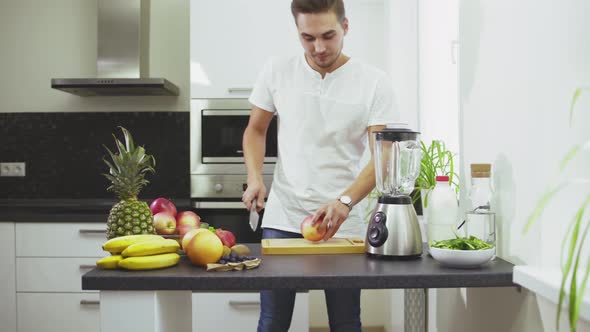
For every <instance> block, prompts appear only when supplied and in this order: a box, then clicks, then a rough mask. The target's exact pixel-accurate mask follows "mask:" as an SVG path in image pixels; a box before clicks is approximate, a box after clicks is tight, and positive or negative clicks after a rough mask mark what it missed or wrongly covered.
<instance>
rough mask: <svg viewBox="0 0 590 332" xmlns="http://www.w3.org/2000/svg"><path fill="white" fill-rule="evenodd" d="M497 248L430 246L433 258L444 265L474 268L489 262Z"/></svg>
mask: <svg viewBox="0 0 590 332" xmlns="http://www.w3.org/2000/svg"><path fill="white" fill-rule="evenodd" d="M495 253H496V248H495V247H494V248H490V249H483V250H453V249H440V248H433V247H430V254H431V255H432V258H434V259H436V260H437V261H438V262H439V263H441V264H442V265H444V266H449V267H458V268H463V269H472V268H476V267H479V266H481V265H482V264H485V263H487V262H489V261H490V260H491V259H492V258H493V257H494V254H495Z"/></svg>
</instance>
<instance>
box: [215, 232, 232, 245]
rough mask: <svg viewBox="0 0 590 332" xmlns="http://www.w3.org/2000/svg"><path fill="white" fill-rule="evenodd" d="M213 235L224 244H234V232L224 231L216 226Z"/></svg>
mask: <svg viewBox="0 0 590 332" xmlns="http://www.w3.org/2000/svg"><path fill="white" fill-rule="evenodd" d="M215 235H217V237H218V238H219V239H220V240H221V243H223V245H224V246H226V247H228V248H231V247H233V246H234V245H236V237H235V236H234V233H232V232H230V231H226V230H225V229H221V228H218V229H216V230H215Z"/></svg>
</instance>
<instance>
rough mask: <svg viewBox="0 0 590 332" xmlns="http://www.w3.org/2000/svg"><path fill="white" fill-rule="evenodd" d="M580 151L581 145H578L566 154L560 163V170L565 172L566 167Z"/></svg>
mask: <svg viewBox="0 0 590 332" xmlns="http://www.w3.org/2000/svg"><path fill="white" fill-rule="evenodd" d="M578 151H580V145H579V144H576V145H574V147H573V148H571V149H570V150H569V151H568V152H567V153H566V155H565V157H564V158H563V159H562V160H561V162H560V163H559V170H561V171H563V169H564V168H565V166H566V165H567V164H568V163H569V162H570V161H571V160H572V159H573V158H574V157H575V156H576V154H578Z"/></svg>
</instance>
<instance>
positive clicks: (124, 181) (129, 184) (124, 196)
mask: <svg viewBox="0 0 590 332" xmlns="http://www.w3.org/2000/svg"><path fill="white" fill-rule="evenodd" d="M120 128H121V131H122V132H123V135H124V136H125V144H123V143H121V141H119V140H118V139H117V137H116V136H115V135H114V134H113V137H115V144H116V145H117V149H118V150H119V153H116V154H115V153H113V152H111V150H109V148H107V147H106V146H105V149H106V150H107V151H108V152H109V155H110V156H111V159H112V160H111V161H108V160H106V159H104V158H103V160H104V162H105V163H106V164H107V166H108V167H109V174H103V175H104V176H105V177H106V178H107V179H109V181H110V182H111V185H110V186H109V187H108V188H107V190H108V191H112V192H114V193H115V195H116V196H117V198H118V199H119V200H120V202H119V203H117V204H115V205H114V206H113V207H112V208H111V212H110V213H109V219H108V221H107V239H112V238H114V237H118V236H123V235H132V234H156V232H155V229H154V226H153V221H154V217H153V216H152V211H151V210H150V208H149V206H148V205H147V203H146V202H141V201H138V200H137V195H138V194H139V192H140V191H141V189H142V188H143V187H144V186H145V185H147V184H148V183H149V181H148V180H146V179H145V175H146V173H148V172H152V173H155V171H154V166H155V164H156V160H155V159H154V157H153V156H151V155H148V154H146V153H145V149H144V148H143V147H141V146H140V147H136V146H135V145H134V144H133V138H132V137H131V134H130V133H129V131H128V130H127V129H125V128H123V127H120Z"/></svg>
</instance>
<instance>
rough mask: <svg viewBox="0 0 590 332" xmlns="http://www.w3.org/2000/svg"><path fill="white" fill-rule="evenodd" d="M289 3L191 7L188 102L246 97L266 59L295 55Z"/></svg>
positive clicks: (270, 0) (241, 1)
mask: <svg viewBox="0 0 590 332" xmlns="http://www.w3.org/2000/svg"><path fill="white" fill-rule="evenodd" d="M290 2H291V1H290V0H289V1H287V0H256V1H250V0H222V1H210V0H193V1H191V8H190V11H191V13H190V54H191V57H190V58H191V67H190V68H191V98H244V97H248V96H249V94H250V91H251V88H252V87H253V85H254V82H255V80H256V77H257V75H258V72H259V71H260V70H261V69H262V66H263V64H264V63H265V62H266V60H267V59H268V57H269V56H271V55H284V54H296V53H295V52H297V51H299V50H300V49H301V46H299V41H298V39H297V29H296V28H295V24H294V21H293V18H292V16H291V10H290ZM268 13H272V15H269V14H268Z"/></svg>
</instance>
